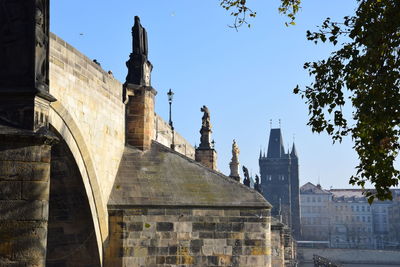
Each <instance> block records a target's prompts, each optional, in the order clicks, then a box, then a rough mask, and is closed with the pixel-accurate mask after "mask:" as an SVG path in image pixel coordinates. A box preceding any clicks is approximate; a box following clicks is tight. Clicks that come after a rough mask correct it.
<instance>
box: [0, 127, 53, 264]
mask: <svg viewBox="0 0 400 267" xmlns="http://www.w3.org/2000/svg"><path fill="white" fill-rule="evenodd" d="M0 135H1V137H0V266H44V260H45V255H46V237H47V220H48V213H47V209H48V196H49V195H48V192H49V170H50V163H49V162H50V157H49V153H50V148H51V147H50V145H49V143H52V142H53V141H52V140H53V137H52V136H50V135H49V136H46V135H41V134H36V133H33V132H32V131H24V130H20V129H12V128H10V127H4V126H0ZM41 142H42V144H40V143H41ZM46 142H48V144H46Z"/></svg>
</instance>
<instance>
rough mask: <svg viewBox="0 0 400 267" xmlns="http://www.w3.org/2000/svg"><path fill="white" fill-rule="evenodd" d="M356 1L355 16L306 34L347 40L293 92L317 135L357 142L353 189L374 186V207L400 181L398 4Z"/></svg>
mask: <svg viewBox="0 0 400 267" xmlns="http://www.w3.org/2000/svg"><path fill="white" fill-rule="evenodd" d="M357 2H358V8H357V9H356V12H355V14H354V15H353V16H347V17H344V18H343V20H342V21H340V22H334V21H332V20H331V19H330V18H327V19H326V20H325V21H324V22H323V24H322V25H321V26H320V27H319V30H318V31H317V32H309V31H308V32H307V38H308V39H309V40H311V41H314V42H315V43H318V42H329V43H332V44H333V45H337V44H338V42H340V41H341V40H343V39H345V40H346V41H345V42H344V43H342V44H341V45H340V47H339V49H338V50H336V51H335V52H333V53H332V54H331V55H330V57H328V58H327V59H326V60H321V61H317V62H308V63H305V64H304V68H305V69H307V70H308V72H309V74H310V75H311V76H313V77H314V79H315V80H314V82H313V83H311V84H310V85H309V86H306V88H305V90H300V89H299V87H298V86H297V87H296V88H295V89H294V93H296V94H300V95H301V97H302V98H304V99H305V100H306V103H307V104H308V109H309V114H310V119H309V122H308V125H310V126H311V128H312V130H313V131H314V132H318V133H320V132H323V131H325V132H327V133H328V134H329V135H331V136H332V139H333V141H341V140H342V138H343V137H344V136H346V135H350V136H351V137H352V138H353V140H354V143H355V145H354V149H355V151H356V152H357V153H358V157H359V164H358V166H356V169H357V173H356V175H354V176H352V177H351V178H350V184H352V185H356V184H357V185H359V186H361V187H362V188H364V186H365V182H366V181H370V182H371V183H372V184H373V185H374V186H375V189H376V190H374V191H367V192H366V196H367V197H368V201H369V202H370V203H372V201H373V200H374V198H378V199H380V200H385V199H392V194H391V191H390V187H393V186H397V185H398V182H399V178H400V172H399V170H397V169H396V168H395V166H394V162H395V159H396V157H397V155H398V153H399V149H400V144H399V137H400V127H399V126H400V91H399V89H400V53H399V50H400V1H398V0H357ZM346 101H347V104H349V102H350V103H351V105H352V106H353V112H352V119H353V120H354V123H351V125H350V123H349V120H348V118H345V116H344V114H343V111H342V110H343V107H344V105H345V104H346Z"/></svg>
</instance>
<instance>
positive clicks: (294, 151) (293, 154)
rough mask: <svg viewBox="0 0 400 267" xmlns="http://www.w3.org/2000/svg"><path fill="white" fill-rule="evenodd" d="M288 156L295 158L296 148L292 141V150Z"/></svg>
mask: <svg viewBox="0 0 400 267" xmlns="http://www.w3.org/2000/svg"><path fill="white" fill-rule="evenodd" d="M290 156H291V157H296V158H297V150H296V145H295V144H294V142H293V146H292V152H291V153H290Z"/></svg>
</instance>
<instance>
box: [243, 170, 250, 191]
mask: <svg viewBox="0 0 400 267" xmlns="http://www.w3.org/2000/svg"><path fill="white" fill-rule="evenodd" d="M243 175H244V179H243V184H244V185H245V186H248V187H250V175H249V170H248V169H247V168H246V167H245V166H243Z"/></svg>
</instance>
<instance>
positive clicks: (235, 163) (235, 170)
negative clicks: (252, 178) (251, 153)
mask: <svg viewBox="0 0 400 267" xmlns="http://www.w3.org/2000/svg"><path fill="white" fill-rule="evenodd" d="M239 153H240V150H239V147H238V145H237V144H236V140H235V139H233V143H232V159H231V162H230V163H229V167H230V169H231V174H230V175H229V177H231V178H233V179H235V180H237V181H239V180H240V175H239Z"/></svg>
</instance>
